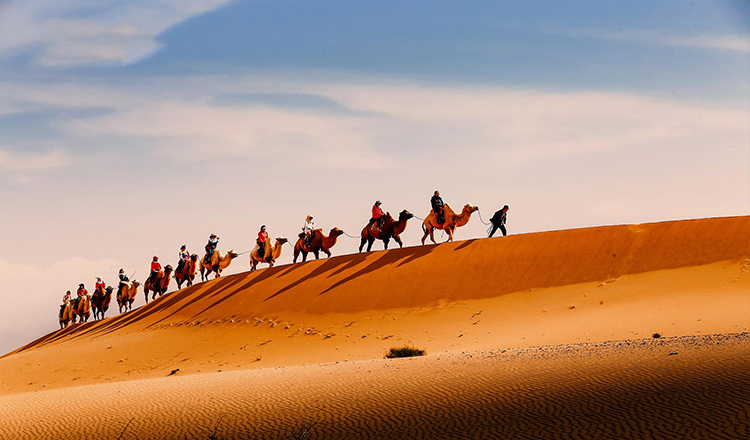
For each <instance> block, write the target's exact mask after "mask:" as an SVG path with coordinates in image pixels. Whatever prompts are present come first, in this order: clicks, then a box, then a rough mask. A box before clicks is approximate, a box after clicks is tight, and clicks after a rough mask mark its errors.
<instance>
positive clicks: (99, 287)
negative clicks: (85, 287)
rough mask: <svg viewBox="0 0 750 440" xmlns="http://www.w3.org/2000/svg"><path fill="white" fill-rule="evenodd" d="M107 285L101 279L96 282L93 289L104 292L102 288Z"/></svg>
mask: <svg viewBox="0 0 750 440" xmlns="http://www.w3.org/2000/svg"><path fill="white" fill-rule="evenodd" d="M106 287H107V284H106V283H105V282H104V281H102V282H101V283H96V288H95V289H94V290H99V289H102V292H104V289H105V288H106Z"/></svg>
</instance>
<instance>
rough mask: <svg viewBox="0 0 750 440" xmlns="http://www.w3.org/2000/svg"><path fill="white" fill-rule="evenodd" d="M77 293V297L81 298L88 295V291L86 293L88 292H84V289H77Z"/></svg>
mask: <svg viewBox="0 0 750 440" xmlns="http://www.w3.org/2000/svg"><path fill="white" fill-rule="evenodd" d="M77 293H78V296H79V297H81V296H86V295H88V294H89V291H88V290H86V289H84V288H80V289H78V292H77Z"/></svg>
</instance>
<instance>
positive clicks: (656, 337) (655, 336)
mask: <svg viewBox="0 0 750 440" xmlns="http://www.w3.org/2000/svg"><path fill="white" fill-rule="evenodd" d="M651 337H652V338H654V339H659V338H661V335H660V334H659V333H654V334H653V335H651Z"/></svg>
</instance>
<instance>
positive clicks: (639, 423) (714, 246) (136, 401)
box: [0, 217, 750, 438]
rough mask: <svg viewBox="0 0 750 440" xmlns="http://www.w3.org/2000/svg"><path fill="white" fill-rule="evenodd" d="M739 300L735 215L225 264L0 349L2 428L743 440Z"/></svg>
mask: <svg viewBox="0 0 750 440" xmlns="http://www.w3.org/2000/svg"><path fill="white" fill-rule="evenodd" d="M235 264H242V262H241V260H238V261H237V262H235ZM140 301H142V298H141V299H140ZM748 304H750V217H732V218H714V219H700V220H689V221H676V222H663V223H654V224H644V225H625V226H611V227H601V228H588V229H577V230H566V231H554V232H545V233H538V234H527V235H517V236H510V237H498V238H494V239H486V240H471V241H465V242H458V243H452V244H442V245H437V246H425V247H413V248H405V249H397V250H391V251H386V252H373V253H369V254H359V255H346V256H340V257H334V258H331V259H328V260H320V261H313V262H308V263H305V264H296V265H287V266H281V267H277V268H274V269H270V270H268V269H266V270H260V271H258V272H255V273H240V274H237V275H232V276H227V277H223V278H220V279H218V280H212V281H209V282H206V283H201V284H197V285H196V286H194V287H192V288H189V289H183V290H181V291H178V292H173V293H170V294H168V295H166V296H164V297H162V298H160V299H158V300H157V301H155V302H152V303H151V304H149V305H147V306H144V307H141V308H139V309H137V310H135V311H133V312H130V313H127V314H124V315H121V316H115V317H112V318H107V319H105V320H103V321H101V322H91V323H87V324H79V325H76V326H73V327H69V328H67V329H65V330H62V331H58V332H53V333H51V334H49V335H46V336H44V337H42V338H40V339H38V340H36V341H34V342H32V343H30V344H28V345H27V346H25V347H21V348H19V349H18V350H16V351H14V352H12V353H9V354H8V355H6V356H4V357H2V358H0V373H1V374H0V437H3V436H8V434H10V435H11V437H12V438H102V436H105V437H107V436H108V437H113V436H114V437H116V436H117V435H118V434H119V430H120V429H122V426H123V425H124V424H125V423H127V421H128V420H129V419H130V418H131V417H137V420H136V421H134V423H133V426H132V427H131V429H132V430H133V431H132V434H133V435H134V436H137V437H138V438H184V437H183V434H188V435H189V436H190V437H191V438H205V435H204V434H206V433H207V431H208V430H209V429H210V425H212V424H213V423H215V422H216V421H217V420H218V418H220V417H222V416H224V417H225V418H226V420H225V422H224V423H226V425H225V429H226V430H227V431H226V432H227V433H229V434H232V435H233V436H235V437H236V436H239V437H238V438H256V436H257V438H279V437H280V434H283V433H285V432H287V433H288V432H289V430H291V428H292V427H293V426H295V425H303V424H305V423H313V422H314V423H316V424H317V425H316V428H315V429H316V436H315V437H313V438H341V437H342V436H344V437H346V436H350V437H351V436H354V437H357V438H393V437H400V436H403V435H408V436H412V437H419V436H423V437H424V438H463V437H465V438H470V437H473V438H492V437H493V436H497V435H502V436H504V437H507V438H528V437H529V436H532V437H533V436H542V437H547V436H549V437H557V436H560V437H565V434H566V433H570V432H575V433H578V434H579V435H578V436H579V437H587V435H586V433H588V432H592V433H595V434H597V435H598V436H600V437H606V438H632V437H633V435H634V433H637V432H644V430H651V431H655V432H656V431H658V432H668V433H669V435H661V436H654V438H706V437H719V438H722V437H723V438H743V435H744V434H745V433H744V431H742V429H740V428H738V427H737V426H738V423H739V424H740V425H742V423H744V424H745V425H744V426H745V427H746V426H747V422H748V421H747V414H748V411H747V408H748V406H750V404H748V399H747V397H746V396H747V395H748V393H747V388H748V383H747V380H746V377H745V378H744V379H743V374H744V373H743V372H745V371H747V369H748V357H747V353H748V352H749V351H748V348H750V347H748V336H747V333H746V332H748V331H750V328H748V327H750V307H749V306H748ZM52 310H54V308H52ZM51 319H55V316H54V312H52V313H51ZM653 333H660V334H661V335H663V336H665V337H668V338H669V339H664V338H660V339H656V340H653V339H650V337H651V335H652V334H653ZM709 334H723V336H722V335H718V336H712V337H706V336H704V335H709ZM685 335H687V336H685ZM643 338H648V339H643ZM618 340H619V341H622V342H611V341H618ZM607 341H610V342H607ZM403 344H411V345H414V346H416V347H419V348H423V349H426V350H427V351H428V353H429V354H428V356H427V357H425V358H422V359H414V360H400V361H385V360H383V359H382V357H383V354H384V352H385V351H386V350H387V349H388V348H390V347H393V346H397V345H403ZM571 344H574V345H571ZM575 344H584V345H575ZM538 346H554V347H552V348H546V349H539V348H536V347H538ZM634 346H637V347H642V348H643V349H642V350H635V349H634V348H633V347H634ZM503 350H504V351H503ZM675 350H676V351H678V352H679V355H675V356H670V355H669V353H671V352H672V351H675ZM583 352H585V353H587V354H586V355H585V356H583V355H580V356H579V353H583ZM544 353H548V354H549V356H547V355H544ZM540 356H541V357H540ZM217 373H219V374H217ZM745 376H746V375H745ZM743 396H744V397H743ZM73 407H75V408H79V409H80V410H81V411H80V413H81V414H84V415H85V416H84V415H82V416H81V417H79V418H78V419H74V420H67V421H66V422H65V423H64V424H62V425H61V423H60V418H59V417H58V415H59V414H63V413H66V408H73ZM655 414H656V415H655ZM743 414H744V416H743ZM623 420H627V421H628V422H627V423H623ZM740 431H742V432H740ZM155 432H159V433H161V434H155ZM61 433H64V434H65V435H62V434H61ZM518 433H523V435H518ZM529 433H531V434H529ZM717 433H722V434H721V435H719V434H717ZM726 433H728V434H726ZM709 434H711V435H709ZM725 434H726V435H725ZM201 436H203V437H201ZM126 438H127V437H126Z"/></svg>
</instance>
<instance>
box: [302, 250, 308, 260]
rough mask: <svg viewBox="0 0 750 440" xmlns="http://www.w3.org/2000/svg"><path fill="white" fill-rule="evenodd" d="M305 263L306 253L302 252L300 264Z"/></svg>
mask: <svg viewBox="0 0 750 440" xmlns="http://www.w3.org/2000/svg"><path fill="white" fill-rule="evenodd" d="M305 261H307V251H302V262H303V263H304V262H305Z"/></svg>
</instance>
